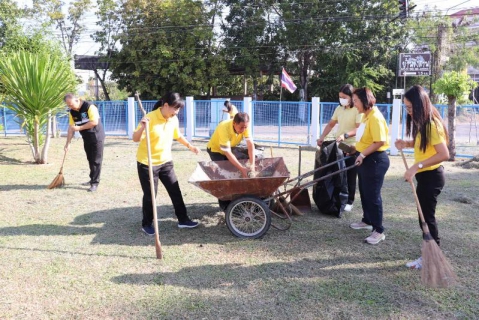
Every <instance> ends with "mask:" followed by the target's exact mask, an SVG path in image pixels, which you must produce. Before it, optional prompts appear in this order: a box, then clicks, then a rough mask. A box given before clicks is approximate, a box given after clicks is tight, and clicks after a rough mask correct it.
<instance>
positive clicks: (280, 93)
mask: <svg viewBox="0 0 479 320" xmlns="http://www.w3.org/2000/svg"><path fill="white" fill-rule="evenodd" d="M283 70H284V68H283V67H282V68H281V77H280V78H279V86H280V90H279V111H278V147H280V146H281V109H282V108H281V99H282V96H283Z"/></svg>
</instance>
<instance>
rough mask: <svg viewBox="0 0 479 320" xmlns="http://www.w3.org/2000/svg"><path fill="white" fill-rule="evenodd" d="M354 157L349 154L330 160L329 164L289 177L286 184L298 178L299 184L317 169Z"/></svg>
mask: <svg viewBox="0 0 479 320" xmlns="http://www.w3.org/2000/svg"><path fill="white" fill-rule="evenodd" d="M352 157H353V156H347V157H343V158H342V159H339V160H336V161H333V162H330V163H328V164H325V165H324V166H321V167H318V168H316V169H314V170H311V171H308V172H306V173H304V174H302V175H299V176H297V177H294V178H291V179H289V180H288V181H286V182H285V183H284V184H285V185H286V184H288V183H291V182H293V181H296V180H298V184H299V183H300V182H301V180H303V179H304V178H306V177H309V176H310V175H313V174H314V173H316V172H317V171H319V170H322V169H325V168H327V167H330V166H332V165H335V164H337V163H339V162H342V161H344V160H346V159H349V158H352Z"/></svg>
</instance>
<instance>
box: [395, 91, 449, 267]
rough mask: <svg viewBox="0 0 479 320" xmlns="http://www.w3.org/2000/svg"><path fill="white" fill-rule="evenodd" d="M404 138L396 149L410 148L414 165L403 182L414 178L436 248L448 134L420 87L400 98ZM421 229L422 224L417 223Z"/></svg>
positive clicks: (414, 264)
mask: <svg viewBox="0 0 479 320" xmlns="http://www.w3.org/2000/svg"><path fill="white" fill-rule="evenodd" d="M404 105H405V106H406V112H407V114H408V115H407V119H406V135H407V136H409V137H412V140H401V139H398V140H396V142H395V143H394V144H395V146H396V148H398V149H399V150H402V149H404V148H414V165H412V166H411V167H410V168H409V169H408V170H406V172H405V173H404V178H405V179H406V180H407V181H412V179H413V177H416V181H417V186H416V193H417V196H418V199H419V203H420V205H421V210H422V212H423V215H424V220H425V221H426V223H427V226H428V228H429V231H430V233H431V236H432V237H433V239H434V240H435V241H436V243H437V244H438V245H439V243H440V238H439V232H438V228H437V222H436V204H437V197H438V196H439V194H440V193H441V191H442V188H443V187H444V185H445V177H444V167H443V166H442V165H441V163H442V162H443V161H446V160H448V159H449V150H448V149H447V143H448V133H447V129H446V127H445V126H444V123H443V121H442V118H441V115H440V114H439V112H438V111H437V109H436V108H435V107H434V106H433V105H432V103H431V101H430V100H429V96H428V94H427V92H426V91H425V90H424V89H423V88H422V87H421V86H417V85H416V86H413V87H411V88H410V89H409V90H408V91H406V93H405V94H404ZM419 226H420V227H421V229H422V223H421V221H420V220H419ZM406 266H407V267H408V268H412V269H421V268H422V258H421V257H419V258H418V259H416V260H414V261H411V262H408V263H406Z"/></svg>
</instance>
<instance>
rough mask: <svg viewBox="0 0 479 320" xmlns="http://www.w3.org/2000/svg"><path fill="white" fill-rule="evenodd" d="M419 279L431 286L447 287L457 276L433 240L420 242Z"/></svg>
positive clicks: (453, 282) (454, 282)
mask: <svg viewBox="0 0 479 320" xmlns="http://www.w3.org/2000/svg"><path fill="white" fill-rule="evenodd" d="M421 251H422V268H421V281H422V283H423V284H424V285H426V286H428V287H431V288H447V287H450V286H453V285H454V284H456V283H457V276H456V274H455V273H454V270H453V269H452V266H451V264H450V263H449V261H448V260H447V258H446V257H445V256H444V254H443V253H442V251H441V248H439V246H438V245H437V243H436V241H434V240H424V241H423V243H422V250H421Z"/></svg>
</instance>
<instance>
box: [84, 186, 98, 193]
mask: <svg viewBox="0 0 479 320" xmlns="http://www.w3.org/2000/svg"><path fill="white" fill-rule="evenodd" d="M97 188H98V186H97V185H96V184H92V185H91V187H90V188H89V189H88V190H87V191H88V192H95V191H96V189H97Z"/></svg>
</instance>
